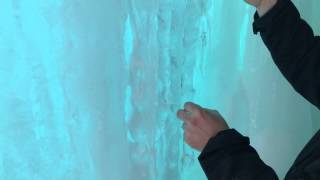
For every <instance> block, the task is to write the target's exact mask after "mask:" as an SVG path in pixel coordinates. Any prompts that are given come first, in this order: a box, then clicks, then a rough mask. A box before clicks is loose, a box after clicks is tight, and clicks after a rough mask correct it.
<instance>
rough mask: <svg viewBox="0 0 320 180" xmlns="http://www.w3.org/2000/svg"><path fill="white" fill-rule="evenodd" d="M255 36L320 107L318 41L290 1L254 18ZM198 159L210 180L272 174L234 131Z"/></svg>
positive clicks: (210, 145) (261, 178)
mask: <svg viewBox="0 0 320 180" xmlns="http://www.w3.org/2000/svg"><path fill="white" fill-rule="evenodd" d="M254 19H255V21H254V23H253V29H254V33H255V34H257V33H258V32H260V34H261V37H262V39H263V41H264V43H265V44H266V46H267V48H268V49H269V51H270V52H271V55H272V58H273V60H274V62H275V63H276V65H277V66H278V68H279V69H280V71H281V73H282V74H283V75H284V76H285V78H286V79H287V80H288V81H289V82H290V83H291V85H292V86H293V88H294V89H295V90H296V91H297V92H298V93H300V94H301V95H302V96H303V97H305V98H306V99H307V100H308V101H310V102H311V103H312V104H314V105H316V106H317V107H318V108H319V107H320V39H319V37H316V36H314V34H313V31H312V29H311V28H310V26H309V25H308V24H307V23H306V22H305V21H304V20H302V19H301V17H300V14H299V12H298V10H297V9H296V7H295V6H294V4H293V3H292V2H291V1H290V0H278V2H277V4H276V5H275V6H274V7H273V8H272V9H271V10H270V11H269V12H268V13H267V14H266V15H264V16H263V17H261V18H259V16H258V14H257V13H256V14H255V16H254ZM198 160H199V162H200V164H201V167H202V168H203V170H204V172H205V174H206V176H207V177H208V179H210V180H215V179H219V180H223V179H230V180H232V179H233V180H241V179H245V180H251V179H252V180H253V179H255V180H256V179H259V180H264V179H265V180H273V179H278V177H277V175H276V174H275V172H274V171H273V170H272V168H270V167H269V166H267V165H266V164H265V163H264V162H263V161H262V160H261V159H260V158H259V155H258V154H257V152H256V151H255V150H254V148H252V147H251V146H250V143H249V139H248V138H247V137H244V136H242V135H241V134H239V133H238V132H237V131H235V130H234V129H231V130H226V131H222V132H220V133H219V134H218V135H217V136H216V137H214V138H211V139H210V140H209V141H208V143H207V145H206V147H205V148H204V149H203V151H202V152H201V154H200V156H199V157H198Z"/></svg>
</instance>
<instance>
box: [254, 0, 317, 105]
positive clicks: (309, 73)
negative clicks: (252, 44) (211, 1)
mask: <svg viewBox="0 0 320 180" xmlns="http://www.w3.org/2000/svg"><path fill="white" fill-rule="evenodd" d="M254 19H255V21H254V23H253V30H254V33H257V32H260V35H261V37H262V40H263V42H264V43H265V45H266V46H267V48H268V49H269V51H270V52H271V55H272V58H273V60H274V62H275V64H276V65H277V66H278V68H279V69H280V71H281V73H282V74H283V75H284V76H285V78H286V79H287V80H288V81H289V82H290V83H291V85H292V86H293V88H294V89H295V90H296V91H297V92H298V93H300V94H301V95H302V96H303V97H304V98H306V99H307V100H308V101H309V102H311V103H312V104H314V105H315V106H317V107H318V108H319V107H320V38H319V37H317V36H314V33H313V31H312V29H311V27H310V26H309V25H308V24H307V23H306V22H305V21H304V20H303V19H301V17H300V14H299V12H298V10H297V9H296V7H295V6H294V4H293V3H292V2H291V1H290V0H279V1H278V3H277V4H276V5H275V7H274V8H273V9H271V10H270V11H269V12H268V13H267V14H266V15H265V16H262V17H261V18H259V16H258V14H257V13H256V14H255V16H254Z"/></svg>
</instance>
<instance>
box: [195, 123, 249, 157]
mask: <svg viewBox="0 0 320 180" xmlns="http://www.w3.org/2000/svg"><path fill="white" fill-rule="evenodd" d="M249 144H250V141H249V138H248V137H245V136H242V135H241V134H240V133H239V132H238V131H236V130H235V129H228V130H225V131H221V132H219V133H218V134H217V135H216V136H215V137H213V138H210V139H209V141H208V143H207V144H206V146H205V147H204V149H203V150H202V152H201V153H200V155H199V157H198V160H199V161H201V160H202V159H204V158H205V157H206V156H208V155H213V154H215V152H217V151H223V152H224V153H226V154H230V153H232V151H237V150H239V149H238V148H239V147H244V146H245V147H247V146H249ZM235 147H238V148H235Z"/></svg>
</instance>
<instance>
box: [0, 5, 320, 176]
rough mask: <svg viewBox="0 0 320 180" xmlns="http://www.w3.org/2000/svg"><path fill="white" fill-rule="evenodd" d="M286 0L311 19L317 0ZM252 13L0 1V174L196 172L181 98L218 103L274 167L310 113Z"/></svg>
mask: <svg viewBox="0 0 320 180" xmlns="http://www.w3.org/2000/svg"><path fill="white" fill-rule="evenodd" d="M295 2H296V4H297V5H298V6H299V8H300V9H301V12H302V14H303V16H304V17H305V18H306V19H307V20H308V21H309V22H311V24H312V25H313V27H319V26H316V25H317V22H319V17H320V16H319V12H318V7H319V5H320V1H318V0H310V1H308V2H306V1H303V0H300V1H295ZM253 12H254V10H253V9H252V8H250V7H249V6H247V5H245V4H244V3H243V1H242V0H228V1H225V0H190V1H184V0H174V1H173V0H107V1H102V0H91V1H83V0H46V1H40V0H2V1H1V3H0V22H1V23H0V179H4V180H7V179H8V180H20V179H28V180H29V179H32V180H43V179H46V180H51V179H52V180H57V179H67V180H73V179H74V180H82V179H83V180H91V179H92V180H95V179H97V180H100V179H101V180H178V179H185V180H199V179H206V177H205V175H204V173H203V172H202V170H201V168H200V165H199V163H198V160H197V157H198V155H199V153H198V152H196V151H194V150H192V149H191V148H190V147H188V146H187V145H186V144H184V142H183V134H182V130H181V128H180V127H181V122H180V121H178V120H177V118H176V116H175V112H176V110H177V109H178V108H180V107H182V105H183V103H184V102H185V101H195V102H196V103H199V104H201V105H202V106H205V107H208V108H213V109H218V110H219V111H220V112H221V114H223V115H224V116H225V118H226V120H227V121H228V123H229V124H230V126H231V127H233V128H236V129H237V130H239V131H240V132H241V133H243V134H245V135H248V136H250V137H251V141H252V145H253V146H254V147H255V148H256V149H257V150H258V152H259V153H260V155H261V157H262V159H263V160H265V161H266V162H267V163H268V164H269V165H271V166H272V167H273V168H275V170H276V171H277V172H278V173H279V175H280V176H281V177H283V175H284V173H285V172H286V170H287V169H288V167H289V166H290V164H291V163H292V162H293V160H294V157H295V156H296V155H297V153H298V152H299V151H300V149H301V148H302V146H303V144H304V143H305V142H306V141H307V140H308V139H309V138H310V137H311V135H312V134H313V133H314V132H315V130H317V129H318V128H319V125H320V121H319V113H318V112H317V110H315V109H314V108H313V107H312V106H310V104H309V103H307V102H306V101H305V100H304V99H303V98H301V97H300V96H299V95H298V94H296V93H295V92H294V91H293V89H292V88H291V87H290V85H289V84H288V83H287V82H286V81H285V79H284V78H283V77H282V76H281V74H280V73H279V71H278V70H277V69H276V67H275V65H274V64H273V63H272V60H271V58H270V55H269V53H268V51H267V49H266V48H265V47H264V46H263V44H262V42H261V39H260V38H259V36H254V35H253V33H252V29H251V22H252V15H253ZM317 30H319V28H318V29H317ZM318 32H319V31H318Z"/></svg>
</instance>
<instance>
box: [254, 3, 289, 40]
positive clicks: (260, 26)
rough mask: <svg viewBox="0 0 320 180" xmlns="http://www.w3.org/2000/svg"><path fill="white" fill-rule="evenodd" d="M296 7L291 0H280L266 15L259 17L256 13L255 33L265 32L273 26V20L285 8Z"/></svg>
mask: <svg viewBox="0 0 320 180" xmlns="http://www.w3.org/2000/svg"><path fill="white" fill-rule="evenodd" d="M292 8H295V7H294V5H293V3H292V2H291V0H278V2H277V4H276V5H275V6H274V7H273V8H272V9H271V10H269V11H268V12H267V13H266V14H265V15H263V16H262V17H259V15H258V13H257V12H255V14H254V22H253V24H252V26H253V33H254V34H257V33H258V32H264V31H266V30H267V29H268V28H271V27H272V24H273V21H274V20H275V19H277V17H278V15H279V14H281V13H282V12H283V11H285V10H290V9H292Z"/></svg>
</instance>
